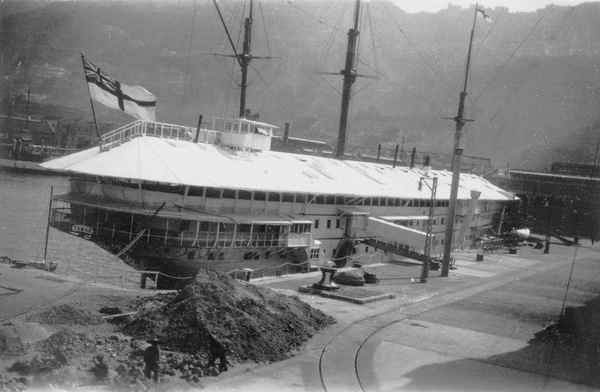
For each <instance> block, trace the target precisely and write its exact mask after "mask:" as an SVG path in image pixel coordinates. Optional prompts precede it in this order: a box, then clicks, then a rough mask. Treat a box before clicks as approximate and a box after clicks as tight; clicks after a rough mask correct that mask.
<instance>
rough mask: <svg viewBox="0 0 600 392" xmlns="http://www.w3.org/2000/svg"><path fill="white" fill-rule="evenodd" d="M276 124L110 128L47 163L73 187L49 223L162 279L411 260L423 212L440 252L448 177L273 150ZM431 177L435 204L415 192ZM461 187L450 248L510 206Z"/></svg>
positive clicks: (470, 186) (468, 182) (239, 121)
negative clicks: (199, 272) (94, 143)
mask: <svg viewBox="0 0 600 392" xmlns="http://www.w3.org/2000/svg"><path fill="white" fill-rule="evenodd" d="M274 128H275V127H273V126H271V125H268V124H265V123H260V122H256V121H252V120H247V119H245V118H236V119H225V118H215V119H214V121H213V127H212V129H200V130H199V132H197V130H196V129H194V128H188V127H182V126H174V125H169V124H161V123H148V122H143V121H137V122H135V123H132V124H130V125H128V126H125V127H123V128H120V129H117V130H115V131H113V132H111V133H109V134H107V135H104V136H103V148H102V150H101V149H99V148H97V147H96V148H93V149H89V150H86V151H82V152H79V153H76V154H73V155H70V156H68V157H64V158H60V159H57V160H54V161H51V162H48V163H45V164H44V166H46V167H48V168H52V169H60V170H65V171H68V172H69V173H70V175H71V189H70V191H69V192H68V193H67V194H65V195H56V196H53V197H52V207H51V209H52V214H51V219H50V224H51V225H52V226H53V227H55V228H57V229H59V230H61V231H65V232H69V233H71V234H75V235H79V236H82V237H84V238H86V239H89V240H91V241H93V242H95V243H96V244H98V245H100V246H102V247H103V248H105V249H107V250H108V251H110V252H112V253H113V254H117V255H119V257H121V258H122V259H123V260H124V261H126V262H127V263H128V264H130V265H132V266H134V267H135V268H137V269H141V270H148V271H159V272H161V273H164V274H165V275H168V276H172V277H184V276H190V275H191V274H193V273H194V271H195V270H196V269H198V268H216V269H220V270H224V271H231V270H234V269H239V268H249V269H257V268H261V267H262V268H264V267H277V266H280V265H281V264H282V262H290V263H292V264H297V265H298V266H300V267H301V268H302V269H306V262H309V263H311V264H313V265H318V264H319V263H320V262H321V263H322V262H323V261H324V260H327V259H329V260H331V259H333V260H334V261H335V262H336V263H338V264H340V265H342V264H344V263H346V261H347V260H348V256H353V257H354V260H357V259H359V258H360V259H362V260H365V261H366V260H371V261H391V260H398V259H401V258H402V257H413V258H416V259H419V257H418V255H422V254H423V253H424V251H425V240H426V227H427V225H426V222H428V219H429V212H430V209H433V222H432V223H433V232H432V234H433V238H432V241H431V246H432V248H431V254H436V253H437V252H438V251H439V250H438V249H437V248H436V246H439V245H443V239H441V238H438V237H440V236H439V234H440V233H443V232H444V231H445V228H446V223H447V222H446V214H447V209H448V202H449V194H450V185H451V179H452V173H450V172H447V171H435V170H431V169H430V168H428V167H419V168H417V167H413V168H410V167H400V166H398V167H393V166H389V165H387V166H385V165H381V164H377V163H369V162H360V161H349V160H344V161H340V160H336V159H331V158H321V157H316V156H306V155H298V154H289V153H281V152H273V151H269V144H270V139H271V137H272V134H273V130H274ZM433 178H437V189H436V192H435V198H432V190H431V189H430V188H429V187H427V186H424V185H423V183H424V182H425V181H429V180H432V179H433ZM460 181H461V189H460V190H459V197H458V199H459V201H460V207H459V208H458V211H457V219H456V226H455V240H454V243H455V244H456V246H461V245H463V244H464V245H467V244H468V242H469V241H470V240H471V239H474V238H475V237H478V236H480V235H481V234H482V233H483V232H485V230H487V229H488V228H489V227H490V225H491V224H492V221H493V219H494V217H495V216H496V215H497V213H498V212H500V211H501V209H502V207H503V206H504V205H505V203H506V202H508V201H511V200H514V197H513V196H512V194H510V193H507V192H504V191H503V190H502V189H500V188H498V187H496V186H494V185H493V184H491V183H490V182H488V181H487V180H485V179H483V178H481V177H479V176H476V175H472V174H464V173H463V174H461V178H460ZM436 234H437V235H436ZM441 237H443V236H441ZM377 249H384V250H385V252H381V251H379V252H378V251H377ZM272 274H275V271H272Z"/></svg>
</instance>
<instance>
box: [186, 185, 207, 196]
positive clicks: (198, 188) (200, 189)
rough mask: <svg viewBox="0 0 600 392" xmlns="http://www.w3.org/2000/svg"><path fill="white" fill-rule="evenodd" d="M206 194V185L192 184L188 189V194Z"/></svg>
mask: <svg viewBox="0 0 600 392" xmlns="http://www.w3.org/2000/svg"><path fill="white" fill-rule="evenodd" d="M203 195H204V187H201V186H191V187H190V190H189V191H188V196H203Z"/></svg>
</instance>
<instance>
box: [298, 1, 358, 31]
mask: <svg viewBox="0 0 600 392" xmlns="http://www.w3.org/2000/svg"><path fill="white" fill-rule="evenodd" d="M287 2H288V4H289V5H291V6H292V7H294V8H296V9H297V10H298V11H300V12H302V13H303V14H304V15H306V16H308V17H309V18H311V19H314V20H316V21H317V22H318V23H320V24H322V25H325V26H327V27H329V28H331V29H333V30H337V31H338V32H341V33H344V31H343V30H342V29H340V28H339V24H337V25H335V26H332V25H330V24H328V23H325V22H323V20H321V19H319V18H315V17H314V16H313V15H311V14H309V13H308V12H306V11H304V10H303V9H302V8H300V7H298V6H297V5H295V4H293V3H292V2H291V1H290V0H287ZM344 9H346V6H344Z"/></svg>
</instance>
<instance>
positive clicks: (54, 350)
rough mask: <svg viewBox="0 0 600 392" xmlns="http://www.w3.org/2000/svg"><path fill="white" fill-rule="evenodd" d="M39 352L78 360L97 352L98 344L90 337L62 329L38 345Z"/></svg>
mask: <svg viewBox="0 0 600 392" xmlns="http://www.w3.org/2000/svg"><path fill="white" fill-rule="evenodd" d="M37 348H38V350H40V351H42V352H45V353H48V354H52V355H57V356H60V355H62V356H64V357H65V358H68V359H69V358H77V357H81V356H84V355H89V353H91V352H94V351H95V350H96V342H95V341H94V340H92V339H90V338H89V337H88V335H86V334H84V333H79V332H73V331H70V330H68V329H62V330H60V331H58V332H57V333H55V334H53V335H52V336H50V337H49V338H48V339H44V340H42V341H40V342H38V343H37Z"/></svg>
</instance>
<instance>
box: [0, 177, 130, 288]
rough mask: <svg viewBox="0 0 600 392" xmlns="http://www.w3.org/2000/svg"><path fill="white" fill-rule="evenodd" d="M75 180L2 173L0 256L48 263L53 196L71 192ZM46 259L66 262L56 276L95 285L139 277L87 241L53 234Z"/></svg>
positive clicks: (123, 282)
mask: <svg viewBox="0 0 600 392" xmlns="http://www.w3.org/2000/svg"><path fill="white" fill-rule="evenodd" d="M68 186H69V178H68V177H64V176H52V175H41V174H24V173H14V172H7V171H0V206H1V207H0V256H7V257H9V258H10V259H12V260H25V261H39V260H44V250H45V238H46V228H47V222H48V205H49V202H50V193H51V192H52V193H53V194H55V195H56V194H63V193H66V191H67V190H68ZM46 259H47V260H49V261H60V264H59V266H58V268H57V269H56V271H55V273H56V274H58V275H67V276H75V277H78V278H81V279H86V280H89V281H93V282H99V283H107V284H114V285H118V286H126V287H128V286H131V285H137V284H139V273H136V272H135V270H134V269H133V268H131V267H129V266H127V265H126V264H125V263H123V262H122V261H121V260H119V259H117V258H116V257H114V256H113V255H111V254H110V253H108V252H106V251H105V250H103V249H101V248H99V247H98V246H96V245H94V244H92V243H91V242H88V241H85V240H83V239H80V238H77V237H74V236H70V235H68V234H65V233H62V232H59V231H58V230H55V229H53V228H50V230H49V231H48V246H47V251H46Z"/></svg>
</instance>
